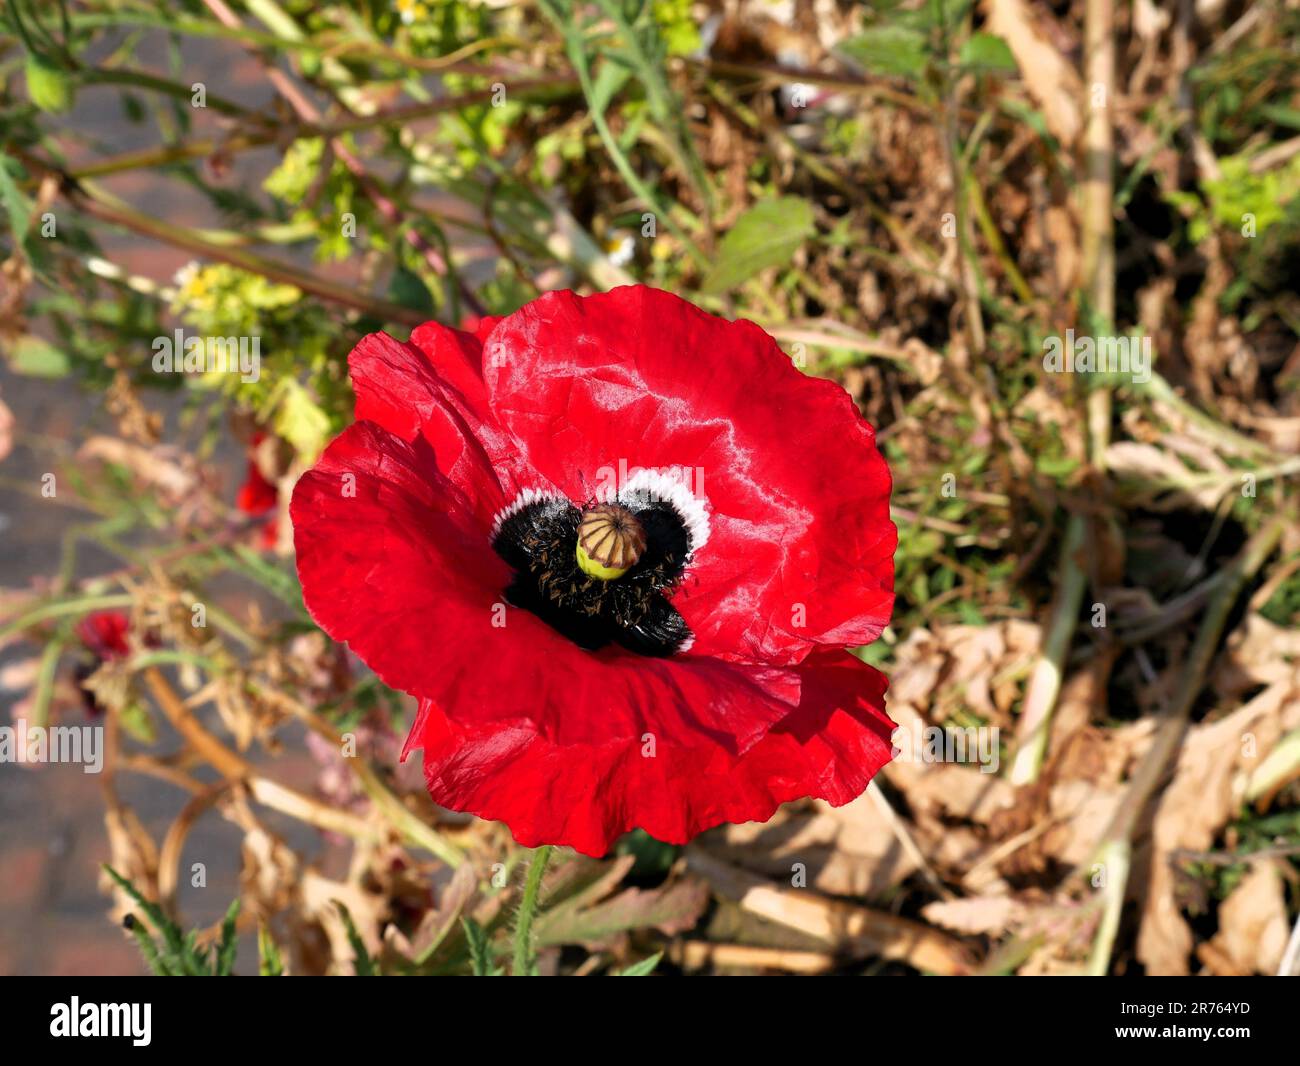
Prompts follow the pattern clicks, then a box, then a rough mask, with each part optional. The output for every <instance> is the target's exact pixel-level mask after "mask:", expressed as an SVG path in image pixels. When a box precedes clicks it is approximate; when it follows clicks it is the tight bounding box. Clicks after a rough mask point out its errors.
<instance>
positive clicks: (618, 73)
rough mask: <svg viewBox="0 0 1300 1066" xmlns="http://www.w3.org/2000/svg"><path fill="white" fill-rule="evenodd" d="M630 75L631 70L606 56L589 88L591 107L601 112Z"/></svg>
mask: <svg viewBox="0 0 1300 1066" xmlns="http://www.w3.org/2000/svg"><path fill="white" fill-rule="evenodd" d="M631 76H632V72H631V71H630V70H628V68H627V66H626V65H625V64H623V63H620V62H619V61H618V60H617V59H614V58H611V57H606V59H605V61H604V62H603V63H602V64H601V65H600V71H599V73H597V75H596V81H595V83H594V84H593V85H592V88H591V107H592V109H593V110H595V111H600V112H602V113H603V112H604V110H605V109H606V108H607V107H609V102H610V101H611V100H612V99H614V97H615V96H617V95H618V93H619V90H621V89H622V88H623V86H624V85H626V84H627V81H628V79H629V78H630V77H631Z"/></svg>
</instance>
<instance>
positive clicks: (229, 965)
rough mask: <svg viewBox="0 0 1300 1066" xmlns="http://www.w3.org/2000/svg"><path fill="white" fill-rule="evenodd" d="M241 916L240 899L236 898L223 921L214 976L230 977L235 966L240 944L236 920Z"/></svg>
mask: <svg viewBox="0 0 1300 1066" xmlns="http://www.w3.org/2000/svg"><path fill="white" fill-rule="evenodd" d="M238 918H239V900H238V899H236V900H234V901H233V902H232V903H231V904H230V907H229V909H227V911H226V916H225V918H224V919H222V922H221V941H220V943H218V944H217V957H216V960H215V961H214V962H213V964H212V975H213V976H214V977H229V976H230V974H231V971H232V970H233V969H234V968H235V948H236V947H237V946H238V944H237V942H236V940H235V936H236V927H235V922H236V920H237V919H238Z"/></svg>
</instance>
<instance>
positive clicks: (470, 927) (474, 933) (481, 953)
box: [461, 918, 495, 977]
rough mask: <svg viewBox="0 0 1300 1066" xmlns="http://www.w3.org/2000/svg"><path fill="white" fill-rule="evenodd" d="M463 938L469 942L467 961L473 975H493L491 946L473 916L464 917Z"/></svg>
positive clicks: (462, 923)
mask: <svg viewBox="0 0 1300 1066" xmlns="http://www.w3.org/2000/svg"><path fill="white" fill-rule="evenodd" d="M461 925H463V926H464V927H465V940H466V942H467V943H468V944H469V963H470V968H471V969H472V970H473V973H474V976H475V977H493V976H495V972H494V969H493V966H492V946H491V944H490V943H489V941H488V935H487V933H486V932H484V930H483V927H482V926H481V925H479V924H478V922H476V921H474V919H473V918H465V919H464V920H462V922H461Z"/></svg>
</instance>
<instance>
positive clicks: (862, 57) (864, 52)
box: [839, 26, 929, 78]
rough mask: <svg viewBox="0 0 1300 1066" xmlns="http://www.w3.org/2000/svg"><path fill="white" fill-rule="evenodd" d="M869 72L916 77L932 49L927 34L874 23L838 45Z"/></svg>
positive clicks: (921, 70)
mask: <svg viewBox="0 0 1300 1066" xmlns="http://www.w3.org/2000/svg"><path fill="white" fill-rule="evenodd" d="M839 50H840V51H841V52H843V53H844V54H845V55H846V56H848V58H849V59H851V60H853V61H854V62H855V63H857V64H858V65H859V66H861V67H862V68H863V70H865V71H866V72H867V73H868V74H888V75H892V76H894V77H902V78H917V77H920V76H921V74H922V72H924V70H925V64H926V61H927V60H928V58H929V50H928V47H927V45H926V39H925V36H924V34H922V33H920V32H918V31H917V30H913V29H908V28H907V27H906V26H873V27H871V28H870V29H867V30H864V31H863V32H862V33H860V34H858V35H857V36H856V37H853V38H851V39H850V40H847V41H844V42H843V43H842V44H840V46H839Z"/></svg>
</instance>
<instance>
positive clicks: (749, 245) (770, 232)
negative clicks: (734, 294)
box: [700, 196, 816, 295]
mask: <svg viewBox="0 0 1300 1066" xmlns="http://www.w3.org/2000/svg"><path fill="white" fill-rule="evenodd" d="M815 228H816V227H815V226H814V225H813V209H812V205H811V204H809V203H808V201H807V200H801V199H799V198H798V197H796V196H784V197H781V198H780V199H777V200H765V201H763V202H762V203H758V204H755V205H754V206H753V207H751V208H750V209H749V210H748V211H746V212H745V213H744V214H743V215H741V216H740V218H738V219H737V220H736V224H735V225H734V226H732V227H731V230H730V231H729V232H728V233H727V235H726V236H725V237H724V238H723V239H722V245H721V246H720V247H719V249H718V258H717V260H716V262H714V264H713V269H712V270H711V271H710V272H709V275H708V277H706V278H705V279H704V284H703V285H701V286H700V291H701V292H704V293H707V294H709V295H717V294H719V293H723V292H726V291H728V290H729V289H733V288H735V286H737V285H739V284H740V283H741V282H744V281H748V280H749V279H750V278H752V277H753V276H754V275H755V274H757V273H758V272H759V271H760V270H764V269H766V268H767V267H773V266H781V265H783V264H785V263H788V262H789V261H790V259H791V258H792V257H793V256H794V253H795V252H796V251H797V250H798V248H799V246H800V245H801V244H803V242H804V241H805V240H807V239H808V238H809V237H811V236H812V234H813V233H814V232H815Z"/></svg>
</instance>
